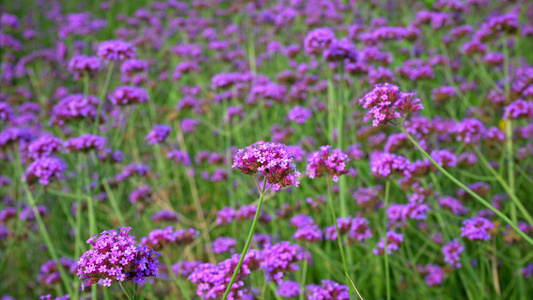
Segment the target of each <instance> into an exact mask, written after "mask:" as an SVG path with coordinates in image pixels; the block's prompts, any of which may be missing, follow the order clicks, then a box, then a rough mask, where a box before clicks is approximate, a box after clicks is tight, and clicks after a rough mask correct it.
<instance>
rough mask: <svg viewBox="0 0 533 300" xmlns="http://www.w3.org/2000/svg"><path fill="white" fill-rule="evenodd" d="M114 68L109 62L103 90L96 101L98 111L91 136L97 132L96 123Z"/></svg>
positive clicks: (98, 120) (112, 63) (113, 64)
mask: <svg viewBox="0 0 533 300" xmlns="http://www.w3.org/2000/svg"><path fill="white" fill-rule="evenodd" d="M114 67H115V63H114V62H111V63H110V64H109V67H108V69H107V75H106V77H105V82H104V88H103V89H102V92H101V93H100V98H99V99H98V100H99V101H98V109H97V110H96V120H95V121H94V126H93V132H92V134H96V132H97V131H98V123H100V113H101V112H102V107H103V105H104V101H105V100H104V97H105V94H106V93H107V88H108V86H109V81H110V80H111V74H113V69H114Z"/></svg>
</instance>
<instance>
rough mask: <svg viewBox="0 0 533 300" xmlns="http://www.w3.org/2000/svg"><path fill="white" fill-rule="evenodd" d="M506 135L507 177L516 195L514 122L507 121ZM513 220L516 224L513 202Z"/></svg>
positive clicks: (510, 188) (513, 204)
mask: <svg viewBox="0 0 533 300" xmlns="http://www.w3.org/2000/svg"><path fill="white" fill-rule="evenodd" d="M505 123H506V124H505V134H506V135H507V143H506V146H507V163H508V164H509V166H508V167H507V177H508V180H509V192H510V193H512V194H514V187H515V184H514V181H515V180H514V160H513V129H512V126H513V125H512V121H511V120H507V122H505ZM511 219H512V220H513V222H515V223H516V221H517V219H516V203H515V202H514V201H513V202H511Z"/></svg>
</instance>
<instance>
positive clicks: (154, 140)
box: [144, 124, 172, 145]
mask: <svg viewBox="0 0 533 300" xmlns="http://www.w3.org/2000/svg"><path fill="white" fill-rule="evenodd" d="M171 131H172V127H170V126H168V125H165V124H159V125H154V128H152V130H151V131H150V133H148V135H147V136H146V137H145V138H144V139H145V140H146V141H148V145H155V144H159V143H162V142H164V141H165V140H166V139H167V138H168V134H169V133H170V132H171Z"/></svg>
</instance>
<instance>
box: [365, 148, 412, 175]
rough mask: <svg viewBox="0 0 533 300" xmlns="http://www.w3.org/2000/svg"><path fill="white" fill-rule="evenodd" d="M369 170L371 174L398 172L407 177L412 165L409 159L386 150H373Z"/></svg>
mask: <svg viewBox="0 0 533 300" xmlns="http://www.w3.org/2000/svg"><path fill="white" fill-rule="evenodd" d="M370 170H371V172H372V174H374V175H381V176H383V177H387V176H389V175H391V174H399V175H401V176H403V177H405V178H409V177H411V172H412V167H411V163H410V162H409V160H408V159H407V158H405V157H403V156H400V155H396V154H393V153H387V152H374V153H372V154H371V155H370Z"/></svg>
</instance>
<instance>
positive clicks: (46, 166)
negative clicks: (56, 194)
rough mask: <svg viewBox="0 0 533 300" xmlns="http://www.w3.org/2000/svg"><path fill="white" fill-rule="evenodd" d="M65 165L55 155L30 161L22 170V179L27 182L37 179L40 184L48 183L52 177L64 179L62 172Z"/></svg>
mask: <svg viewBox="0 0 533 300" xmlns="http://www.w3.org/2000/svg"><path fill="white" fill-rule="evenodd" d="M66 169H67V165H66V164H65V163H64V162H63V161H62V160H60V159H59V158H56V157H45V158H41V159H38V160H36V161H34V162H33V163H31V165H30V166H29V167H28V168H27V169H26V171H25V172H24V176H23V180H24V181H25V182H27V183H28V184H32V183H34V182H35V181H39V183H40V184H41V185H45V186H46V185H49V184H50V182H51V181H52V180H53V179H59V180H62V179H64V175H63V172H64V171H65V170H66Z"/></svg>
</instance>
